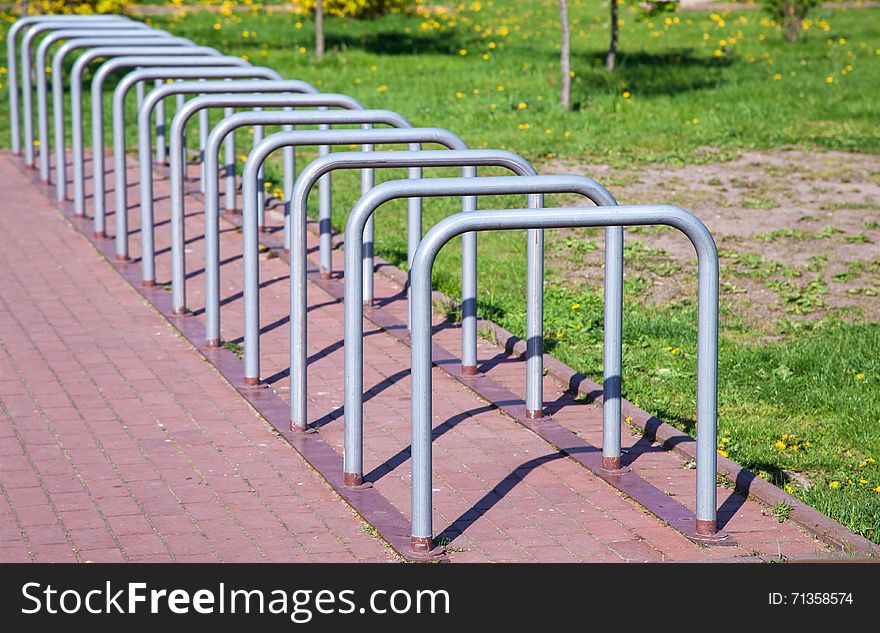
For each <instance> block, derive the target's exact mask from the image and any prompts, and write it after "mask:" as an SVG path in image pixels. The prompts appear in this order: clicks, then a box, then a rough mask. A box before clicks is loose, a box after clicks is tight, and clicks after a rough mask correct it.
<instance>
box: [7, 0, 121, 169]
mask: <svg viewBox="0 0 880 633" xmlns="http://www.w3.org/2000/svg"><path fill="white" fill-rule="evenodd" d="M40 17H43V16H40ZM108 23H109V24H113V23H116V24H127V25H133V24H138V23H137V22H134V21H133V20H129V19H128V18H124V19H122V18H116V19H109V18H106V17H104V18H100V19H96V18H91V17H86V16H83V17H81V18H80V19H77V20H75V21H74V20H71V19H70V18H68V19H65V20H59V19H54V18H53V17H52V16H46V17H45V19H41V20H32V21H29V22H28V23H27V24H22V21H21V20H19V21H18V22H16V23H15V24H14V25H13V27H12V28H10V30H9V33H8V34H7V45H6V51H7V59H8V63H9V68H8V75H9V100H10V101H9V105H10V123H11V125H10V127H11V128H12V148H13V151H14V152H15V153H16V154H21V140H20V139H21V137H20V136H19V134H20V130H19V124H20V121H19V107H18V77H17V70H18V69H17V66H18V63H17V60H18V58H17V56H16V50H15V42H16V39H17V36H18V32H19V30H20V28H19V29H16V28H15V27H16V26H18V25H19V24H21V26H22V28H23V27H24V26H30V28H29V29H28V31H27V32H26V33H25V34H24V36H23V37H22V40H21V97H22V110H23V113H24V155H25V165H27V166H28V167H32V166H33V164H34V142H33V141H34V136H33V129H34V128H33V125H34V123H33V86H32V84H31V80H32V77H33V67H32V61H33V58H32V56H31V45H32V43H33V41H34V38H36V37H37V35H39V34H40V33H44V32H46V31H50V30H61V29H65V28H69V27H70V26H71V25H72V24H78V25H80V26H95V27H99V26H101V25H102V24H108Z"/></svg>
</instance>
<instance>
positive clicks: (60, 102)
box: [52, 36, 195, 202]
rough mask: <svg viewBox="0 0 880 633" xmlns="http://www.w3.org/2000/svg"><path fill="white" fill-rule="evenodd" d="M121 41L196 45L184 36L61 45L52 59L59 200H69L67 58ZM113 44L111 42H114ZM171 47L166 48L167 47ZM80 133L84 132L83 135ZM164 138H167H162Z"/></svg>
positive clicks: (87, 40)
mask: <svg viewBox="0 0 880 633" xmlns="http://www.w3.org/2000/svg"><path fill="white" fill-rule="evenodd" d="M114 41H116V42H118V43H117V44H116V46H122V47H128V46H151V47H152V46H161V47H170V46H195V45H194V44H193V43H192V42H190V41H189V40H187V39H185V38H182V37H168V38H156V37H149V38H146V37H144V38H138V37H130V38H119V37H116V36H114V37H106V38H77V39H73V40H69V41H67V42H65V43H64V44H62V45H61V46H60V47H59V49H58V50H57V51H56V52H55V56H54V57H53V58H52V117H53V119H54V122H55V165H56V169H57V172H58V173H57V174H56V175H55V195H56V198H57V199H58V201H59V202H60V201H62V200H66V199H67V150H66V148H65V131H64V125H65V123H64V74H63V73H64V60H65V59H66V58H67V56H68V55H69V54H70V53H72V52H74V51H76V50H79V49H83V48H94V47H101V46H106V45H107V42H111V43H112V42H114ZM111 45H112V44H111ZM165 50H166V51H167V50H168V49H167V48H166V49H165ZM80 136H81V135H80ZM163 138H164V137H163Z"/></svg>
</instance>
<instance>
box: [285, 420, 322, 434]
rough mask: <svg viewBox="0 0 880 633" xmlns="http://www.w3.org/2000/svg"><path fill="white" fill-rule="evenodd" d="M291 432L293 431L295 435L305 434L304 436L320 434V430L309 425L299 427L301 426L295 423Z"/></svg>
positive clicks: (291, 425)
mask: <svg viewBox="0 0 880 633" xmlns="http://www.w3.org/2000/svg"><path fill="white" fill-rule="evenodd" d="M290 430H291V431H293V432H294V433H303V434H305V433H317V432H318V429H316V428H313V427H311V426H309V425H306V426H299V425H297V424H295V423H293V422H291V423H290Z"/></svg>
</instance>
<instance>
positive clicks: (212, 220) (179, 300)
mask: <svg viewBox="0 0 880 633" xmlns="http://www.w3.org/2000/svg"><path fill="white" fill-rule="evenodd" d="M320 98H321V99H322V100H323V103H325V104H326V105H325V106H323V107H342V108H351V109H355V110H360V111H361V112H362V113H364V112H367V111H363V110H362V106H361V105H360V104H359V103H358V102H357V101H355V100H354V99H352V98H351V97H348V96H346V95H331V94H322V95H320ZM298 101H299V102H300V103H302V98H300V99H298ZM279 103H280V102H279ZM314 103H316V102H314V101H313V105H314ZM276 105H277V103H276ZM266 115H268V116H272V117H273V119H272V120H273V121H274V122H275V123H276V124H277V123H289V124H294V123H299V124H303V125H305V124H308V123H312V124H315V123H317V124H319V125H321V127H322V128H324V127H329V124H328V123H322V122H323V121H330V122H333V123H338V122H339V121H338V117H337V116H335V115H333V114H332V113H327V112H323V113H321V112H319V113H289V112H287V113H286V112H276V113H256V112H255V113H239V114H236V115H234V116H233V117H228V118H226V119H224V120H223V121H221V122H220V123H219V124H218V125H217V126H216V127H215V128H214V130H213V131H212V132H211V135H210V136H209V138H208V147H207V150H206V152H207V154H206V174H207V179H208V180H207V183H206V194H205V257H206V262H205V263H206V266H205V285H206V290H205V336H206V342H207V345H208V346H217V345H219V344H220V257H219V244H218V240H219V230H220V226H219V216H220V211H219V208H220V200H219V197H220V196H219V192H218V191H217V181H216V179H217V178H218V169H217V152H218V150H219V147H220V143H222V141H223V139H224V138H225V136H226V135H227V134H229V133H231V132H233V131H234V130H235V129H237V128H238V127H241V126H244V125H248V124H249V123H250V120H251V119H254V118H255V117H256V118H257V119H260V120H263V117H264V116H266ZM328 115H329V116H330V118H329V119H328ZM367 116H376V117H377V119H376V122H377V123H386V124H388V125H409V122H408V121H406V119H405V118H404V117H402V116H401V115H399V114H397V113H394V112H388V111H372V112H371V113H370V114H368V115H367ZM325 132H326V131H325V130H319V131H318V132H317V133H325ZM310 134H312V135H314V134H316V132H311V133H310ZM311 138H315V137H314V136H312V137H311ZM297 139H298V141H297V142H296V143H293V144H291V145H287V146H284V149H285V152H286V151H287V149H288V148H290V149H294V148H295V147H296V146H298V145H318V147H319V150H320V148H321V147H325V146H324V145H321V144H319V143H317V142H305V141H303V140H302V139H303V137H301V136H299V134H298V135H297ZM364 147H365V148H371V147H372V146H371V145H369V144H365V145H364ZM285 171H287V170H286V168H285ZM371 179H372V176H367V175H365V176H364V178H363V179H362V181H369V182H371V181H372V180H371ZM228 182H229V181H228V179H227V184H228ZM329 184H330V183H329V181H325V182H322V183H321V186H322V187H329ZM285 187H288V180H287V178H285ZM255 189H256V190H257V191H259V189H260V187H259V185H257V186H256V187H255ZM291 190H292V186H291V187H290V189H288V190H287V192H285V196H287V195H289V194H288V192H289V191H291ZM227 193H228V189H227ZM322 201H323V203H324V205H326V208H327V209H329V203H330V195H329V192H328V194H327V195H325V196H322ZM324 205H322V215H323V214H324V213H323V208H324ZM285 210H286V211H289V210H288V209H287V208H286V207H285ZM328 214H329V211H328ZM256 215H257V220H256V222H257V226H258V229H259V224H260V221H259V211H258V212H257V214H256ZM181 217H182V212H181ZM289 228H290V215H289V213H287V215H286V216H285V234H287V235H289ZM287 241H288V240H287V239H286V240H285V243H287ZM181 244H182V242H181ZM254 248H256V246H255V247H254ZM175 250H176V251H182V246H181V245H178V246H177V248H176V249H174V248H172V253H173V254H172V256H173V257H174V260H175V261H177V262H178V268H177V270H178V276H180V277H181V278H182V279H183V280H185V278H186V277H185V275H183V274H182V273H183V270H184V266H183V261H182V259H181V258H180V257H179V256H177V255H176V253H175ZM246 257H247V256H246ZM246 283H247V282H246ZM172 285H175V284H172ZM180 287H181V290H182V292H181V293H180V294H179V296H177V297H176V298H175V299H174V305H176V306H179V307H178V308H177V309H178V310H182V308H183V306H184V305H185V303H186V297H185V286H184V285H183V282H180ZM257 328H258V329H259V321H258V323H257ZM257 373H259V359H258V360H257ZM248 382H249V383H250V384H256V383H253V381H248Z"/></svg>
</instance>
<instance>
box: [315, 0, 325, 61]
mask: <svg viewBox="0 0 880 633" xmlns="http://www.w3.org/2000/svg"><path fill="white" fill-rule="evenodd" d="M315 55H317V56H318V57H324V1H323V0H316V2H315Z"/></svg>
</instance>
